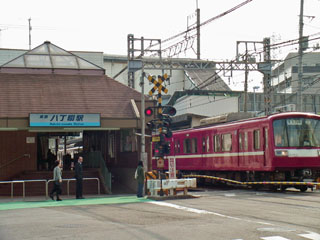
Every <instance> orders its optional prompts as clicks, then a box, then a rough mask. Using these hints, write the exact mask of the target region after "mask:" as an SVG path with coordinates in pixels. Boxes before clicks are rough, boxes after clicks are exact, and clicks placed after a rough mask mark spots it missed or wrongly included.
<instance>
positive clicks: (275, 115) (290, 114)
mask: <svg viewBox="0 0 320 240" xmlns="http://www.w3.org/2000/svg"><path fill="white" fill-rule="evenodd" d="M216 117H219V116H216ZM285 117H310V118H314V117H317V118H319V119H320V115H318V114H314V113H306V112H281V113H273V114H271V115H268V116H260V117H251V118H246V119H238V120H231V121H224V120H225V119H227V118H226V117H225V116H223V117H222V122H218V121H217V122H215V123H212V124H207V125H203V126H197V127H193V128H188V129H181V130H176V131H174V132H175V133H180V132H185V131H201V130H203V129H206V128H211V127H216V126H221V125H224V126H227V125H231V124H238V123H244V122H251V121H252V122H256V121H265V120H274V119H278V118H285Z"/></svg>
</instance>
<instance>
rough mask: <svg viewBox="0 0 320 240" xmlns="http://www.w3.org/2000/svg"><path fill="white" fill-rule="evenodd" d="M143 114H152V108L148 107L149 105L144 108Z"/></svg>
mask: <svg viewBox="0 0 320 240" xmlns="http://www.w3.org/2000/svg"><path fill="white" fill-rule="evenodd" d="M144 114H145V115H146V116H152V114H153V109H152V108H150V107H148V108H146V109H145V110H144Z"/></svg>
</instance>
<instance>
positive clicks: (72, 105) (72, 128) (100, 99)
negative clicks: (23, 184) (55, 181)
mask: <svg viewBox="0 0 320 240" xmlns="http://www.w3.org/2000/svg"><path fill="white" fill-rule="evenodd" d="M153 104H154V101H151V100H146V107H147V106H153ZM140 113H141V94H140V93H139V92H138V91H136V90H134V89H132V88H129V87H127V86H125V85H124V84H122V83H119V82H118V81H115V80H114V79H112V78H110V77H108V76H106V75H105V69H103V68H102V67H101V66H98V65H96V64H94V63H92V62H89V61H88V60H85V59H84V58H82V57H79V56H77V55H75V54H73V53H71V52H68V51H66V50H64V49H62V48H60V47H58V46H56V45H54V44H52V43H50V42H48V41H47V42H44V43H43V44H42V45H40V46H38V47H36V48H34V49H32V50H30V51H27V52H25V53H23V54H22V55H20V56H18V57H16V58H14V59H13V60H11V61H9V62H7V63H5V64H3V65H1V66H0V146H1V147H0V180H12V179H14V178H16V177H18V176H20V177H21V176H23V174H24V173H26V172H41V171H42V172H43V171H47V172H48V174H50V176H51V175H52V172H51V168H52V160H51V158H52V155H55V156H54V158H58V159H62V160H64V168H65V173H67V172H68V171H70V170H71V168H72V161H73V160H76V158H77V156H78V155H79V154H81V155H83V156H84V166H85V167H87V168H95V169H99V172H98V173H97V174H98V175H99V177H100V178H101V180H102V182H104V185H105V186H106V189H107V188H109V189H107V190H109V191H110V192H111V191H112V190H111V175H112V176H114V181H116V183H117V181H119V182H118V183H119V184H120V185H121V184H124V185H125V184H126V182H134V181H132V180H133V179H134V178H133V176H134V170H135V168H136V166H137V163H138V161H139V159H140V150H141V147H140V144H141V134H139V133H140V132H141V114H140ZM147 121H148V119H147ZM146 152H147V153H150V138H146ZM148 161H149V162H151V158H150V154H149V156H148ZM70 176H71V177H72V173H70ZM121 181H124V182H121ZM116 183H115V184H116ZM127 187H128V188H131V189H135V187H134V184H133V185H132V186H127Z"/></svg>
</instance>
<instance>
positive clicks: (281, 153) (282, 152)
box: [275, 150, 288, 157]
mask: <svg viewBox="0 0 320 240" xmlns="http://www.w3.org/2000/svg"><path fill="white" fill-rule="evenodd" d="M275 155H276V156H277V157H288V151H287V150H275Z"/></svg>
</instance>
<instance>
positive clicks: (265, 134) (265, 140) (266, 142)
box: [264, 128, 269, 148]
mask: <svg viewBox="0 0 320 240" xmlns="http://www.w3.org/2000/svg"><path fill="white" fill-rule="evenodd" d="M268 138H269V137H268V128H265V129H264V142H265V148H268Z"/></svg>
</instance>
